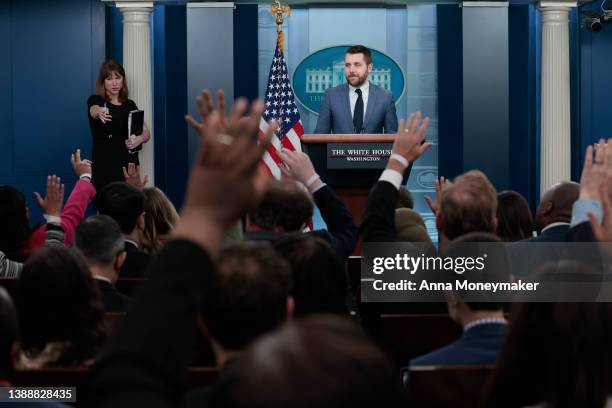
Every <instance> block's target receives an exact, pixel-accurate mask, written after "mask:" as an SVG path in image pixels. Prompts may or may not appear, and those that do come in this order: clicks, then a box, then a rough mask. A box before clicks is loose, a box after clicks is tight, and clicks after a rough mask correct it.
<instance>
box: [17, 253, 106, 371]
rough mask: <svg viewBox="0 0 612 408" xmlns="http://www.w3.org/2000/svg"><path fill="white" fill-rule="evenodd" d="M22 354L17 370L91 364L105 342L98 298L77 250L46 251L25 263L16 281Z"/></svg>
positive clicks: (96, 290)
mask: <svg viewBox="0 0 612 408" xmlns="http://www.w3.org/2000/svg"><path fill="white" fill-rule="evenodd" d="M15 305H16V307H17V312H18V316H19V330H20V333H21V336H20V347H21V354H20V358H19V362H18V367H19V368H22V369H40V368H47V367H73V366H87V365H91V364H92V363H93V361H94V358H95V355H96V353H97V352H98V350H99V348H100V346H101V345H102V342H103V340H104V338H105V333H104V320H103V318H104V314H103V313H104V310H103V307H102V301H101V299H100V294H99V292H98V289H97V287H96V284H95V282H94V281H93V279H92V277H91V275H90V274H89V270H88V268H87V264H86V263H85V260H84V259H83V257H82V256H81V255H80V254H79V253H78V252H77V251H76V250H75V249H73V248H64V247H53V248H45V249H42V250H39V251H37V252H36V253H35V254H33V255H32V256H31V257H30V258H29V259H28V261H27V262H26V263H25V265H24V267H23V270H22V272H21V276H19V280H18V281H17V290H16V296H15Z"/></svg>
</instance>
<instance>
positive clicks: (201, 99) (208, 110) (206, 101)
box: [196, 89, 225, 128]
mask: <svg viewBox="0 0 612 408" xmlns="http://www.w3.org/2000/svg"><path fill="white" fill-rule="evenodd" d="M196 105H197V106H198V114H199V115H200V119H201V120H202V123H206V120H207V119H208V118H209V117H210V115H211V114H212V113H213V112H219V115H220V116H219V121H220V126H221V127H222V128H223V127H224V126H225V94H224V93H223V91H222V90H221V89H219V90H218V91H217V106H216V108H215V107H213V100H212V96H211V95H210V91H209V90H208V89H204V90H203V91H202V94H201V95H198V96H196Z"/></svg>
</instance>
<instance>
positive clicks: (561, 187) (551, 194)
mask: <svg viewBox="0 0 612 408" xmlns="http://www.w3.org/2000/svg"><path fill="white" fill-rule="evenodd" d="M579 194H580V184H578V183H574V182H573V181H563V182H561V183H557V184H555V185H553V186H552V187H551V188H549V189H548V190H547V191H546V192H545V193H544V195H543V196H542V199H541V200H540V205H539V206H538V211H537V213H536V224H537V228H538V232H540V231H542V229H543V228H545V227H546V226H548V225H550V224H552V223H554V222H570V220H571V219H572V206H573V205H574V202H576V200H578V195H579Z"/></svg>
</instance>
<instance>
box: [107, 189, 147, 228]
mask: <svg viewBox="0 0 612 408" xmlns="http://www.w3.org/2000/svg"><path fill="white" fill-rule="evenodd" d="M144 203H145V196H144V194H143V192H142V191H140V190H138V189H137V188H136V187H134V186H131V185H129V184H128V183H125V182H122V181H116V182H114V183H110V184H109V185H107V186H106V187H104V188H103V189H102V191H100V193H99V194H98V197H97V200H96V206H97V208H98V212H99V213H100V214H104V215H108V216H109V217H111V218H112V219H114V220H115V221H117V223H118V224H119V227H120V228H121V232H122V233H124V234H129V233H131V232H132V231H134V228H136V223H137V222H138V217H139V216H140V214H142V213H143V211H144Z"/></svg>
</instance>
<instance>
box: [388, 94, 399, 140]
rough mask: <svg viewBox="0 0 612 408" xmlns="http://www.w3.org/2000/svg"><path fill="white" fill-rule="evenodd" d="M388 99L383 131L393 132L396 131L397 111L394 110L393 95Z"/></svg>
mask: <svg viewBox="0 0 612 408" xmlns="http://www.w3.org/2000/svg"><path fill="white" fill-rule="evenodd" d="M389 99H390V100H389V105H388V107H387V113H386V115H385V133H389V134H393V133H397V112H396V110H395V102H393V97H390V98H389Z"/></svg>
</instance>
